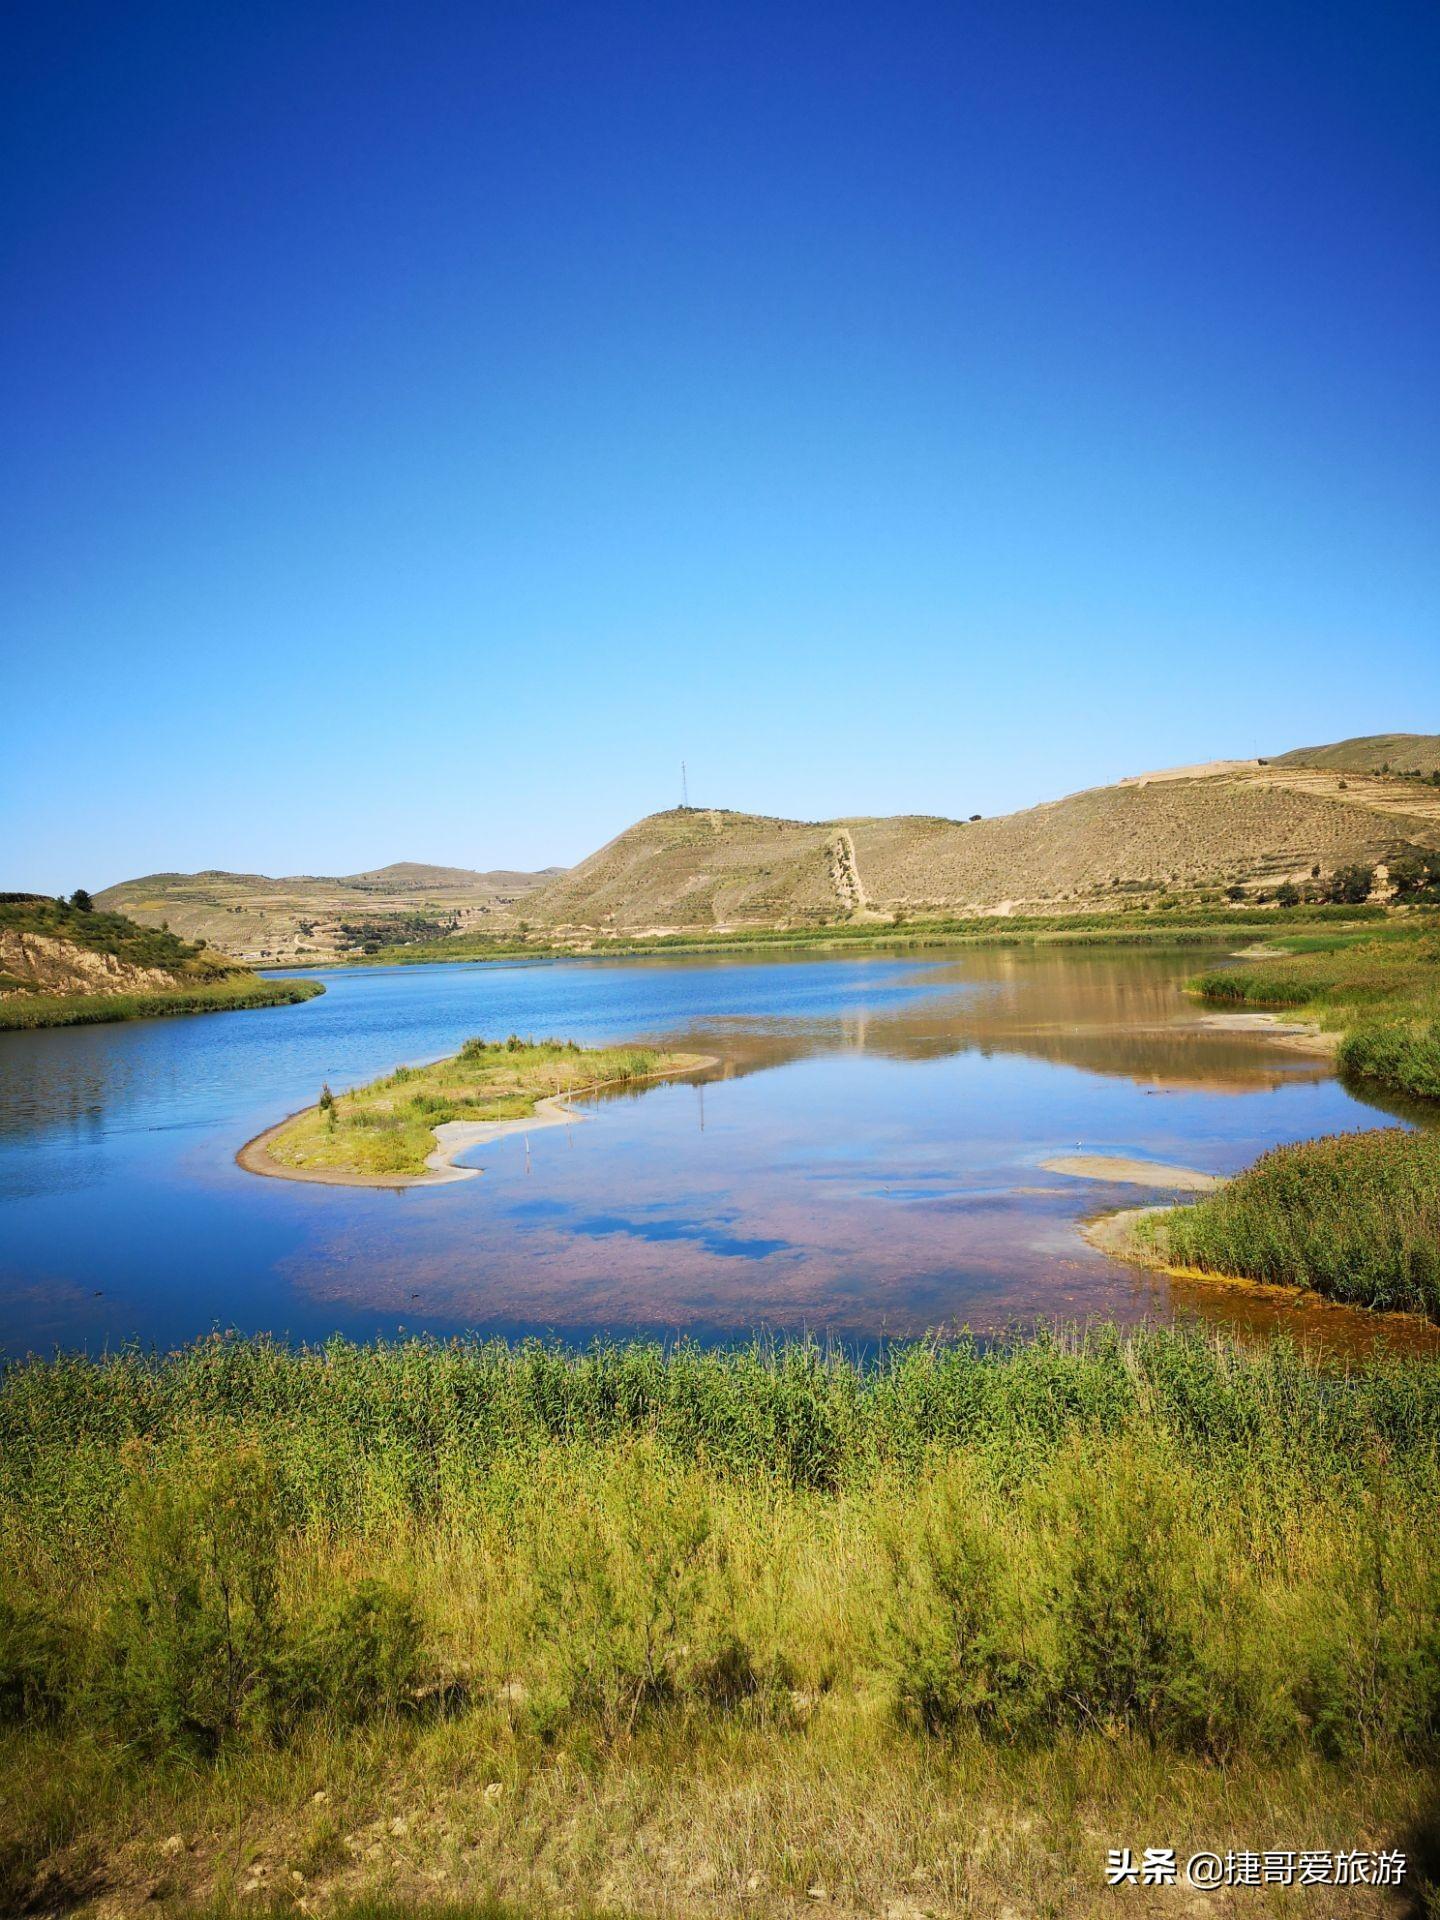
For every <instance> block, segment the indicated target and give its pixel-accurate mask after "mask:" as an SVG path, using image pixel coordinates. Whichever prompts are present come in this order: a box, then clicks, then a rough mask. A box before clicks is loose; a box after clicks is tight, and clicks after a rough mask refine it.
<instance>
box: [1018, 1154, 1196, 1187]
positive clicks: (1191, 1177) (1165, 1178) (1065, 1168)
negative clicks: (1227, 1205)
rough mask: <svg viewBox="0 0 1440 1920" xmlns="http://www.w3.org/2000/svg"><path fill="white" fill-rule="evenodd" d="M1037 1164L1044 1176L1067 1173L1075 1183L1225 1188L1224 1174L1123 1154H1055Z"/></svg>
mask: <svg viewBox="0 0 1440 1920" xmlns="http://www.w3.org/2000/svg"><path fill="white" fill-rule="evenodd" d="M1040 1165H1041V1166H1042V1167H1043V1168H1044V1169H1045V1171H1046V1172H1047V1173H1067V1174H1070V1175H1071V1176H1072V1177H1073V1178H1074V1179H1076V1180H1116V1181H1120V1182H1122V1183H1123V1184H1125V1185H1126V1186H1131V1187H1162V1188H1163V1189H1164V1190H1165V1192H1166V1193H1213V1192H1214V1190H1215V1188H1216V1187H1223V1186H1224V1185H1225V1176H1224V1175H1223V1174H1219V1173H1202V1172H1201V1171H1200V1169H1199V1168H1198V1167H1176V1166H1172V1165H1170V1164H1169V1162H1168V1161H1165V1160H1137V1159H1135V1158H1133V1157H1132V1156H1131V1155H1129V1154H1123V1153H1057V1154H1054V1155H1052V1156H1051V1158H1050V1159H1048V1160H1042V1161H1041V1162H1040Z"/></svg>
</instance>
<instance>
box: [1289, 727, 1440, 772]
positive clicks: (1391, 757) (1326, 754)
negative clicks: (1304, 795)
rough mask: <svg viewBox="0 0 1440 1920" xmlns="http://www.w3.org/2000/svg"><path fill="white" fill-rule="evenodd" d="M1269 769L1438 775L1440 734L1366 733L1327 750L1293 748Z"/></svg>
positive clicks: (1338, 742) (1439, 770) (1439, 766)
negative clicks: (1325, 768)
mask: <svg viewBox="0 0 1440 1920" xmlns="http://www.w3.org/2000/svg"><path fill="white" fill-rule="evenodd" d="M1269 764H1270V765H1271V766H1272V767H1327V768H1329V769H1331V770H1332V771H1333V772H1336V773H1398V774H1405V773H1409V774H1419V775H1421V776H1424V777H1431V776H1433V775H1435V774H1437V773H1440V733H1366V734H1360V735H1358V736H1357V737H1356V738H1355V739H1354V740H1337V741H1336V742H1335V743H1334V745H1333V746H1329V747H1295V748H1293V749H1292V750H1291V752H1289V753H1282V754H1277V755H1276V757H1275V758H1274V759H1273V760H1271V761H1270V763H1269Z"/></svg>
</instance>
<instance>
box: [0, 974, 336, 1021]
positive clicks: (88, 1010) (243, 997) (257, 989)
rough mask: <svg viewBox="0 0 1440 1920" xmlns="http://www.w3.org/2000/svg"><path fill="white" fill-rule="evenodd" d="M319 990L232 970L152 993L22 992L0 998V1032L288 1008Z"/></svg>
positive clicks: (312, 982)
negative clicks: (199, 982) (197, 982)
mask: <svg viewBox="0 0 1440 1920" xmlns="http://www.w3.org/2000/svg"><path fill="white" fill-rule="evenodd" d="M324 991H325V989H324V987H323V986H322V985H321V983H320V982H319V981H318V980H261V979H258V978H257V977H256V976H255V975H254V974H251V973H236V974H231V975H229V976H227V977H225V978H223V979H219V980H212V981H210V982H209V983H208V984H206V985H197V986H176V987H175V988H173V989H167V990H166V991H164V992H155V993H27V994H24V995H16V996H15V997H14V998H13V999H4V1000H0V1030H4V1029H12V1030H13V1029H23V1028H30V1027H85V1026H95V1025H98V1024H101V1023H102V1022H104V1021H107V1020H144V1019H155V1018H159V1017H160V1016H162V1015H166V1014H175V1013H225V1012H233V1011H235V1010H237V1009H239V1008H242V1007H290V1006H295V1005H297V1004H298V1003H299V1002H300V1001H302V1000H310V999H313V998H314V996H315V995H316V994H317V993H323V992H324Z"/></svg>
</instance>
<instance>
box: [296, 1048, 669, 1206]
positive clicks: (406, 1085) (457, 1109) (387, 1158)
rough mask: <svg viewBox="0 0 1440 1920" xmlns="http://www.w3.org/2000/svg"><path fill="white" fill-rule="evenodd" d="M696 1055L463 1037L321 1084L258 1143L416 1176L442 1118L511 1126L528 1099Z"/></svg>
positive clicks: (362, 1168)
mask: <svg viewBox="0 0 1440 1920" xmlns="http://www.w3.org/2000/svg"><path fill="white" fill-rule="evenodd" d="M704 1064H705V1062H704V1061H703V1059H701V1058H700V1057H698V1056H696V1055H690V1054H678V1053H660V1052H657V1051H656V1050H655V1049H654V1048H651V1047H583V1048H582V1047H579V1046H577V1045H576V1044H575V1042H574V1041H571V1040H542V1041H538V1042H537V1041H534V1040H522V1039H521V1038H520V1037H519V1035H518V1034H513V1033H512V1034H511V1035H510V1037H509V1039H508V1040H501V1041H489V1042H487V1041H485V1040H482V1039H474V1040H467V1041H466V1042H465V1044H464V1046H463V1047H462V1048H461V1049H460V1051H459V1053H457V1054H455V1055H453V1056H452V1057H451V1058H450V1059H448V1060H437V1061H435V1062H434V1063H433V1064H432V1065H430V1066H425V1067H396V1069H395V1070H394V1072H393V1073H388V1074H386V1075H385V1076H384V1078H383V1079H380V1080H372V1081H371V1082H370V1083H369V1084H368V1085H367V1086H363V1087H357V1088H355V1089H353V1090H352V1091H350V1092H347V1093H344V1094H334V1093H332V1092H331V1091H330V1089H329V1088H328V1087H326V1088H325V1089H324V1090H323V1091H322V1093H321V1095H320V1100H319V1104H318V1105H316V1106H314V1107H311V1108H309V1109H307V1111H306V1112H304V1113H301V1114H297V1115H296V1116H295V1118H294V1119H292V1120H290V1121H287V1122H286V1123H285V1125H284V1126H282V1127H281V1128H280V1129H279V1130H278V1131H277V1132H274V1133H272V1134H271V1135H270V1136H269V1137H268V1138H267V1139H266V1142H265V1149H266V1152H267V1153H268V1154H269V1157H270V1158H271V1160H273V1161H275V1162H277V1163H278V1164H279V1165H280V1166H281V1167H282V1168H284V1167H294V1168H299V1169H324V1168H329V1169H333V1170H335V1171H338V1172H344V1173H352V1174H381V1175H386V1174H391V1175H393V1174H410V1175H416V1174H422V1173H423V1172H424V1171H425V1161H426V1156H427V1155H429V1154H431V1153H433V1152H434V1151H435V1129H436V1127H437V1126H442V1125H444V1124H446V1123H447V1122H449V1121H451V1120H475V1121H492V1120H521V1119H524V1118H526V1117H527V1116H529V1115H530V1114H533V1113H534V1111H535V1107H536V1103H537V1102H538V1101H540V1100H542V1099H545V1098H547V1097H552V1096H558V1095H562V1094H579V1093H583V1092H586V1091H589V1090H592V1089H594V1088H597V1087H602V1086H624V1085H628V1084H630V1083H632V1082H639V1081H642V1080H651V1079H654V1078H656V1077H657V1076H659V1075H662V1074H668V1073H682V1072H684V1071H686V1070H687V1069H689V1068H693V1067H698V1066H703V1065H704Z"/></svg>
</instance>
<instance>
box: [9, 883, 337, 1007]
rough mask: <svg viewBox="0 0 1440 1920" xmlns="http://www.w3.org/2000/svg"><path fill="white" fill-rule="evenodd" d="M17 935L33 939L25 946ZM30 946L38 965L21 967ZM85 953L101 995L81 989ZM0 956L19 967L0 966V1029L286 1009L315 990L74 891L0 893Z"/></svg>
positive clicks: (85, 982)
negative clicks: (51, 895)
mask: <svg viewBox="0 0 1440 1920" xmlns="http://www.w3.org/2000/svg"><path fill="white" fill-rule="evenodd" d="M27 935H29V936H35V938H34V939H33V940H32V941H31V942H30V943H29V945H28V946H27V944H26V941H25V936H27ZM37 950H38V951H39V952H40V955H41V966H40V968H38V969H34V970H32V971H30V972H26V971H23V969H24V968H25V967H27V966H29V967H33V957H34V954H35V953H36V951H37ZM92 956H93V958H95V959H101V960H102V961H103V962H104V963H105V964H104V966H102V968H101V969H100V982H99V984H100V985H102V986H103V987H104V989H105V990H104V991H102V992H92V991H87V987H89V986H93V985H94V984H95V983H96V982H95V972H94V969H93V966H87V962H88V961H90V960H91V958H92ZM0 957H3V958H4V959H5V961H6V962H7V964H9V965H11V966H17V965H19V966H21V967H22V972H20V973H14V972H5V971H3V970H0V1032H3V1031H5V1030H7V1029H8V1030H11V1031H13V1030H16V1029H27V1028H32V1027H78V1026H93V1025H96V1024H98V1023H101V1022H105V1021H111V1020H139V1019H145V1018H150V1017H153V1016H157V1015H162V1014H175V1013H223V1012H226V1011H229V1010H234V1009H237V1008H242V1007H280V1006H294V1005H296V1004H297V1003H298V1002H299V1001H302V1000H309V999H311V998H312V997H313V996H314V995H315V994H318V993H323V992H324V991H325V989H324V987H323V986H322V985H321V983H320V982H319V981H318V980H263V979H261V978H260V977H259V976H258V975H256V974H254V973H252V972H251V971H250V969H249V968H248V967H242V966H239V965H237V964H236V962H235V961H233V960H230V959H228V958H226V957H225V955H223V954H218V953H215V952H212V951H211V950H210V949H208V948H207V947H205V946H204V944H203V943H201V944H200V945H195V944H193V943H192V942H190V941H188V940H181V939H178V938H177V937H176V935H174V934H173V933H169V932H167V931H166V930H165V929H164V928H158V927H142V926H139V925H138V924H137V923H136V922H135V921H133V920H129V919H127V918H126V917H125V915H124V914H121V913H101V912H99V911H97V910H96V909H95V908H94V907H93V906H92V905H91V904H90V897H89V895H88V894H86V893H83V892H81V893H77V894H76V895H75V897H74V899H73V900H69V901H66V900H50V899H47V898H44V897H43V896H40V895H35V894H12V895H7V896H0ZM107 969H109V970H111V971H112V977H108V978H107V977H106V971H107ZM57 974H58V977H59V981H60V990H57V987H56V978H57Z"/></svg>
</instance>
